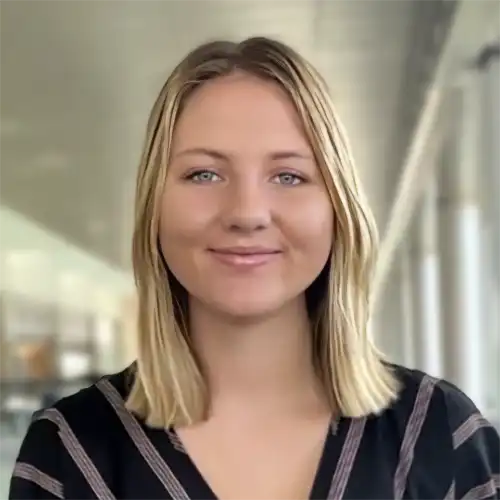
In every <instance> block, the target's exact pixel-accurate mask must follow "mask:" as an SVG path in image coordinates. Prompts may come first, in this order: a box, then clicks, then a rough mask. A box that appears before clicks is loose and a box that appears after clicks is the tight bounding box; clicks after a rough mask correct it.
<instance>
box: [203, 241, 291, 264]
mask: <svg viewBox="0 0 500 500" xmlns="http://www.w3.org/2000/svg"><path fill="white" fill-rule="evenodd" d="M210 253H211V254H212V255H213V257H215V258H216V259H217V260H219V261H220V262H222V263H223V264H226V265H230V266H233V267H241V268H251V267H258V266H262V265H265V264H267V263H269V262H271V261H272V260H273V259H275V258H276V257H277V256H279V255H280V254H281V253H282V252H281V251H280V250H277V249H274V248H268V247H260V246H259V247H255V246H254V247H223V248H212V249H210Z"/></svg>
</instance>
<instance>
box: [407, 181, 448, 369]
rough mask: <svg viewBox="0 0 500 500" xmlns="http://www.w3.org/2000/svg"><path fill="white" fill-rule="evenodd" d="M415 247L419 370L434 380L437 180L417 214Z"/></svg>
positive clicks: (438, 344) (437, 353)
mask: <svg viewBox="0 0 500 500" xmlns="http://www.w3.org/2000/svg"><path fill="white" fill-rule="evenodd" d="M414 230H415V233H414V246H413V252H412V254H413V259H412V260H413V266H412V267H413V312H414V332H415V333H414V336H415V347H416V364H417V367H418V368H419V369H421V370H423V371H425V372H427V373H429V374H430V375H432V376H434V377H442V375H443V366H442V359H443V351H442V335H441V306H440V302H441V301H440V293H439V290H440V288H439V253H438V241H437V235H438V232H437V194H436V188H435V182H434V179H432V182H431V183H430V184H429V186H428V187H427V190H426V191H425V193H424V196H423V198H422V200H421V206H420V209H419V210H418V212H417V217H416V219H415V226H414Z"/></svg>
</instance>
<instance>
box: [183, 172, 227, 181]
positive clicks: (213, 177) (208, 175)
mask: <svg viewBox="0 0 500 500" xmlns="http://www.w3.org/2000/svg"><path fill="white" fill-rule="evenodd" d="M186 179H188V180H191V181H193V182H197V183H199V184H205V183H209V182H218V181H220V180H221V178H220V176H219V175H217V174H216V173H215V172H211V171H210V170H199V171H198V172H193V173H192V174H190V175H188V176H187V177H186Z"/></svg>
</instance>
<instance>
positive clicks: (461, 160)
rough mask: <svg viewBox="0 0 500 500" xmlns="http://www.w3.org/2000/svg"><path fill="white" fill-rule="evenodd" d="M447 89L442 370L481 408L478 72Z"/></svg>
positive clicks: (441, 198) (443, 167)
mask: <svg viewBox="0 0 500 500" xmlns="http://www.w3.org/2000/svg"><path fill="white" fill-rule="evenodd" d="M451 92H452V103H453V106H452V109H451V112H452V113H453V116H452V120H450V123H451V124H452V126H451V130H450V131H449V135H448V137H447V138H446V140H445V144H444V149H443V153H444V154H443V158H442V164H441V169H440V183H439V212H440V213H439V243H440V263H441V292H442V293H441V303H442V315H443V323H442V324H443V339H444V369H445V371H444V376H445V378H446V379H448V380H449V381H451V382H452V383H454V384H456V385H457V386H458V387H459V388H460V389H462V390H463V391H464V392H465V393H466V394H467V395H468V396H469V397H470V398H471V399H472V400H473V401H474V402H475V403H476V404H477V406H478V407H479V408H483V409H484V395H485V391H484V379H483V367H482V363H483V353H482V346H483V342H484V329H483V312H484V310H483V307H482V304H481V290H482V283H483V282H482V276H483V273H482V268H481V260H482V251H481V248H482V245H481V235H482V230H481V209H480V194H481V193H480V182H479V178H480V168H479V165H480V161H481V155H480V140H479V138H480V118H481V113H480V86H479V78H478V73H477V72H476V71H471V72H469V73H468V74H467V75H464V76H463V78H462V79H461V81H460V82H459V84H458V85H457V86H456V88H454V89H453V90H452V91H451Z"/></svg>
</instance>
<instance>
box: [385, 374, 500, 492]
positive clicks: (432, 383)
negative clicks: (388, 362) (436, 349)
mask: <svg viewBox="0 0 500 500" xmlns="http://www.w3.org/2000/svg"><path fill="white" fill-rule="evenodd" d="M393 368H394V370H395V373H396V375H397V377H398V378H399V380H400V382H401V393H400V397H399V400H398V401H397V402H396V403H395V404H394V407H393V408H392V411H394V412H396V413H397V414H398V416H399V419H400V420H401V419H405V425H404V427H405V431H406V433H407V434H408V435H413V436H417V437H418V439H419V440H420V441H422V440H425V441H426V442H427V443H429V446H430V444H431V443H432V446H433V449H435V450H436V453H437V452H438V450H441V449H442V448H444V447H445V448H446V449H449V460H450V463H449V464H448V465H449V466H450V467H451V468H452V470H453V483H452V485H451V487H452V488H453V490H454V494H456V495H458V497H459V498H461V497H462V496H467V495H472V496H470V498H499V496H497V495H499V491H498V490H499V488H500V437H499V435H498V431H497V429H495V427H494V426H493V425H492V424H491V422H489V421H488V420H487V418H485V416H484V415H483V414H482V413H481V411H480V410H479V409H478V407H477V405H476V404H475V403H474V402H473V401H472V400H471V399H470V398H469V397H468V396H467V395H466V394H465V393H464V392H463V391H462V390H461V389H459V388H458V387H457V386H456V385H454V384H452V383H450V382H448V381H446V380H442V379H436V378H434V377H431V376H429V375H427V374H426V373H423V372H421V371H418V370H410V369H407V368H404V367H401V366H394V367H393ZM479 493H480V494H481V495H483V494H484V495H485V496H479V497H478V496H477V495H478V494H479ZM474 495H476V496H474ZM467 498H469V497H467Z"/></svg>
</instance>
